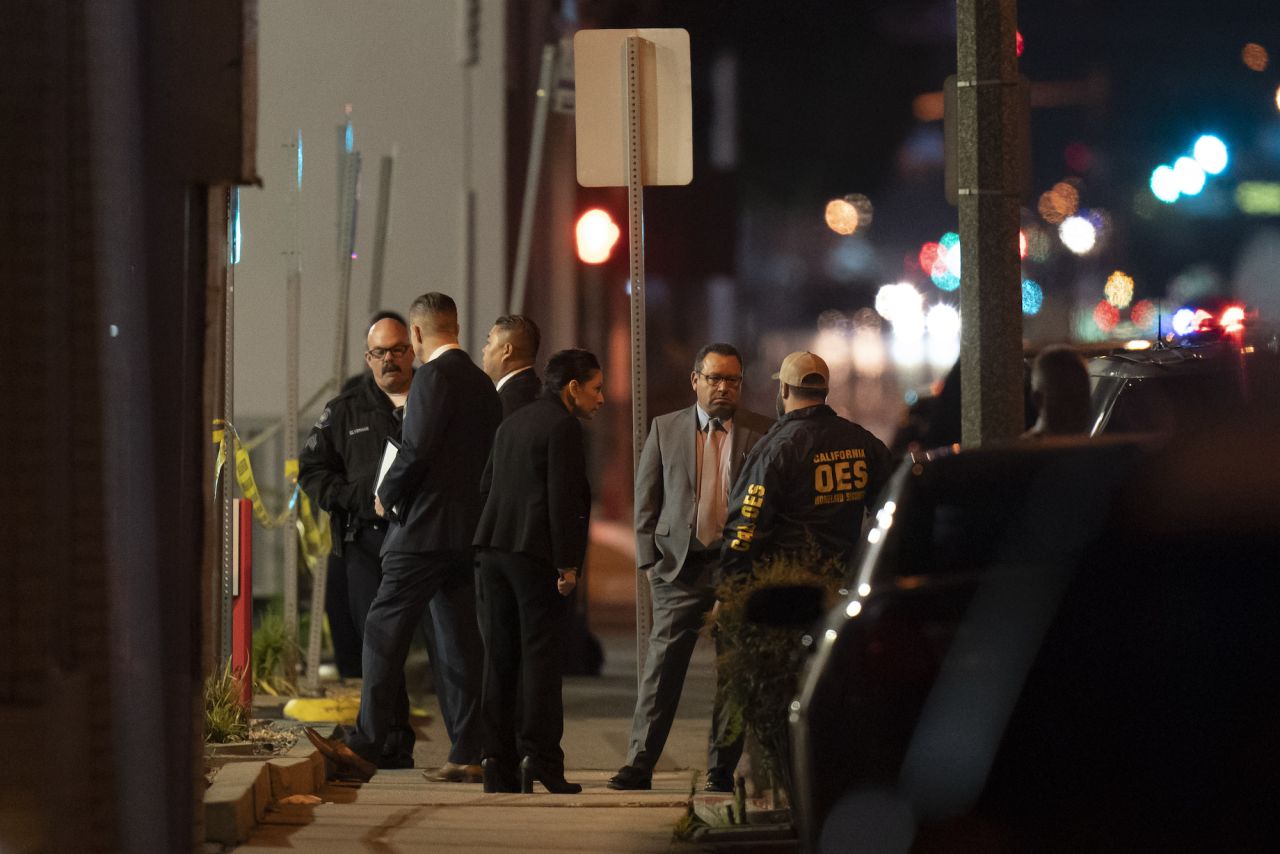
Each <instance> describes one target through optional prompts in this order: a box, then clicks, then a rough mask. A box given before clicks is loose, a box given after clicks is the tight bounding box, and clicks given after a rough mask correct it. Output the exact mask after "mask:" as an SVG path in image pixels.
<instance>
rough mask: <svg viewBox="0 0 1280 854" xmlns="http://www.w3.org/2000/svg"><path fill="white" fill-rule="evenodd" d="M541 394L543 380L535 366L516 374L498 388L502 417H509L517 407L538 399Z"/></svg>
mask: <svg viewBox="0 0 1280 854" xmlns="http://www.w3.org/2000/svg"><path fill="white" fill-rule="evenodd" d="M540 394H542V380H540V379H538V374H537V373H536V372H535V371H534V370H533V368H529V369H528V370H527V371H521V372H520V373H518V374H516V375H515V376H514V377H512V378H511V379H509V380H507V381H506V382H505V383H503V385H502V388H500V389H498V397H500V398H502V417H503V418H509V417H510V416H511V413H513V412H515V411H516V410H517V409H520V408H522V407H524V406H528V405H529V404H530V403H533V402H534V401H535V400H537V399H538V395H540Z"/></svg>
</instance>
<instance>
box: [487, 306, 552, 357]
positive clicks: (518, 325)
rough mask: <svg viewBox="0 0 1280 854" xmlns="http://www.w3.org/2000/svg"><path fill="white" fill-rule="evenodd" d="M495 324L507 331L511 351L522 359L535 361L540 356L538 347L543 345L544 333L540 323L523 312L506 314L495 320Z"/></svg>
mask: <svg viewBox="0 0 1280 854" xmlns="http://www.w3.org/2000/svg"><path fill="white" fill-rule="evenodd" d="M493 325H494V326H496V327H498V328H499V329H501V330H502V331H503V332H506V333H507V341H509V342H510V344H511V351H512V352H513V353H514V354H515V355H516V356H517V357H518V358H520V359H528V360H529V361H531V362H532V361H533V360H534V359H536V358H537V357H538V347H540V346H541V345H542V333H541V332H540V331H538V324H536V323H534V322H533V320H532V319H531V318H528V317H525V316H524V315H523V314H504V315H502V317H499V318H498V319H497V320H495V321H494V322H493Z"/></svg>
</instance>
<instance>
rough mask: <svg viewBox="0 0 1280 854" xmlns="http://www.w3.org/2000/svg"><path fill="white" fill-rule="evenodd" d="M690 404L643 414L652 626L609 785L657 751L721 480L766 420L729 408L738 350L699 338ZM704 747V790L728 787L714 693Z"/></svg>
mask: <svg viewBox="0 0 1280 854" xmlns="http://www.w3.org/2000/svg"><path fill="white" fill-rule="evenodd" d="M689 381H690V383H691V384H692V386H693V391H694V393H695V394H696V395H697V403H696V404H695V405H693V406H690V407H688V408H686V409H681V410H678V411H676V412H671V413H668V414H667V415H661V416H659V417H657V418H655V419H653V425H652V427H651V428H650V430H649V437H648V439H646V440H645V443H644V450H643V451H642V452H641V454H640V467H639V470H638V471H637V472H636V495H635V510H636V566H637V569H638V570H639V571H642V572H648V573H649V580H650V583H651V585H652V589H653V634H652V635H651V636H650V638H649V654H648V656H647V657H646V658H645V661H644V677H643V680H642V682H641V685H640V692H639V696H638V697H637V698H636V709H635V714H634V716H633V718H632V721H631V743H630V746H629V747H628V749H627V764H626V765H624V766H623V767H622V768H620V769H619V770H618V773H617V774H615V775H614V776H613V778H612V779H610V780H609V788H611V789H648V788H650V786H651V780H652V777H653V768H654V766H655V765H656V764H657V762H658V757H659V756H661V755H662V748H663V747H664V746H665V745H666V742H667V735H668V733H669V732H670V731H671V722H672V720H673V719H674V718H675V714H676V707H677V706H678V705H679V704H680V692H681V690H682V689H683V688H684V677H685V673H686V672H687V671H688V669H689V658H690V657H691V656H692V655H693V648H694V645H695V644H696V643H697V640H698V630H699V629H701V628H702V625H703V620H704V618H705V616H706V613H707V612H708V611H710V610H711V608H712V607H713V606H714V605H715V601H716V597H715V584H716V582H717V581H718V580H719V579H718V575H719V572H718V569H719V566H718V564H719V554H720V546H721V544H722V540H721V535H722V532H723V530H724V522H725V517H726V515H727V507H728V497H729V488H730V487H731V486H732V485H733V480H734V478H736V477H737V475H738V471H739V470H740V469H741V468H742V461H743V460H744V459H745V458H746V456H747V452H748V451H750V450H751V448H752V446H754V445H755V444H756V442H758V441H759V440H760V439H761V437H763V436H764V434H765V433H766V432H767V431H768V429H769V425H770V423H771V422H770V421H769V419H767V418H765V417H764V416H761V415H757V414H756V413H754V412H749V411H747V410H745V409H739V408H738V395H739V393H740V392H741V391H742V356H741V355H740V354H739V353H738V351H737V350H736V349H734V347H733V346H732V345H729V344H707V345H706V346H705V347H703V348H702V349H701V350H699V351H698V355H697V357H696V358H695V359H694V362H693V373H692V374H691V375H690V377H689ZM711 718H712V719H711V740H710V746H709V748H708V751H707V789H708V791H731V790H732V787H733V771H734V768H735V767H736V766H737V764H738V759H739V757H741V755H742V741H741V739H738V740H737V741H735V742H734V743H732V744H726V745H720V744H718V741H719V738H720V736H721V734H722V733H721V730H722V728H723V724H724V721H723V720H722V714H721V709H720V706H719V703H718V702H717V704H716V706H715V708H714V709H713V710H712V715H711Z"/></svg>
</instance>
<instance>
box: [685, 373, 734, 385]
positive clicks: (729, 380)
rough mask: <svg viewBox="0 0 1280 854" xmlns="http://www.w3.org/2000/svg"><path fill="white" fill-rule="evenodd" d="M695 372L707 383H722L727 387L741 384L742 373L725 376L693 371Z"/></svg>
mask: <svg viewBox="0 0 1280 854" xmlns="http://www.w3.org/2000/svg"><path fill="white" fill-rule="evenodd" d="M694 373H695V374H697V375H698V376H700V377H702V378H703V379H704V380H706V381H707V385H713V386H714V385H723V386H725V387H727V388H737V387H738V386H740V385H742V375H741V374H739V375H738V376H736V377H726V376H722V375H721V374H704V373H703V372H702V371H694Z"/></svg>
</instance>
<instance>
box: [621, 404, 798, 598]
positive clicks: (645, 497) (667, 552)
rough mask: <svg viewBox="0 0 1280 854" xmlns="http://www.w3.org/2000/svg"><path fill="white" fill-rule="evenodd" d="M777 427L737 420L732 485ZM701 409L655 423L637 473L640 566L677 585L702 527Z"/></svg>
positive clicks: (745, 415)
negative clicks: (756, 447) (751, 454)
mask: <svg viewBox="0 0 1280 854" xmlns="http://www.w3.org/2000/svg"><path fill="white" fill-rule="evenodd" d="M772 423H773V422H772V421H770V420H769V419H768V418H765V417H764V416H763V415H757V414H756V413H754V412H750V411H748V410H746V409H742V408H739V409H738V411H737V412H736V413H734V416H733V437H732V440H731V441H732V444H731V445H730V446H729V459H730V470H729V483H730V484H732V483H733V482H734V481H735V480H736V479H737V477H738V472H740V471H741V470H742V462H743V460H745V459H746V456H747V452H748V451H750V450H751V448H752V447H753V446H754V445H755V444H756V442H758V441H760V439H761V437H763V436H764V434H765V433H767V432H768V431H769V427H770V426H771V425H772ZM697 435H698V413H697V406H696V405H695V406H689V407H686V408H684V409H679V410H676V411H675V412H670V413H667V414H666V415H659V416H658V417H657V418H655V419H653V424H652V426H651V427H650V428H649V436H648V438H646V439H645V443H644V450H642V451H641V452H640V467H639V469H638V470H637V471H636V495H635V506H636V566H637V567H638V568H639V569H649V568H650V567H652V569H653V571H654V573H655V574H656V575H658V576H659V577H661V578H662V579H663V580H666V581H671V580H672V579H674V578H675V577H676V575H678V574H679V572H680V569H681V568H682V567H683V566H684V559H685V555H686V554H688V552H689V540H690V539H691V538H692V537H693V529H694V525H695V523H696V521H697V515H698V507H697V496H698V486H697V484H696V483H695V482H694V480H695V476H696V475H697V472H698V457H697V453H698V451H697V446H696V445H695V444H694V443H695V441H696V439H697Z"/></svg>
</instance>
